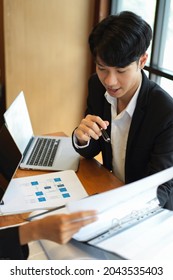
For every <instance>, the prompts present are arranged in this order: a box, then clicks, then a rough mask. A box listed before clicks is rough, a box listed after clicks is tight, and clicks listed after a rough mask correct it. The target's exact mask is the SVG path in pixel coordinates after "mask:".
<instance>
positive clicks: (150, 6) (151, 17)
mask: <svg viewBox="0 0 173 280" xmlns="http://www.w3.org/2000/svg"><path fill="white" fill-rule="evenodd" d="M123 10H129V11H132V12H134V13H137V14H138V15H140V16H142V18H144V19H145V20H146V21H147V22H148V23H149V24H150V26H151V27H152V30H153V40H152V43H151V45H150V48H149V49H148V54H149V59H148V63H147V64H146V67H145V72H148V76H149V78H150V79H151V80H153V81H155V82H156V83H158V84H159V85H160V86H161V87H162V88H164V89H165V90H166V91H167V92H168V93H170V94H171V96H172V97H173V64H172V59H171V57H172V48H173V0H145V1H143V0H128V1H127V0H112V5H111V14H115V13H118V12H120V11H123Z"/></svg>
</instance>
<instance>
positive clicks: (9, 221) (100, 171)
mask: <svg viewBox="0 0 173 280" xmlns="http://www.w3.org/2000/svg"><path fill="white" fill-rule="evenodd" d="M54 135H55V134H54ZM56 135H59V136H62V135H64V134H63V133H56ZM45 173H46V172H45V171H33V170H22V169H18V170H17V172H16V175H15V177H16V178H19V177H26V176H33V175H38V174H45ZM76 174H77V176H78V178H79V180H80V181H81V183H82V184H83V186H84V188H85V189H86V191H87V193H88V194H89V195H92V194H95V193H101V192H104V191H108V190H111V189H114V188H117V187H120V186H122V185H123V183H122V182H121V181H120V180H119V179H118V178H116V177H115V176H114V175H113V174H112V173H110V172H109V171H108V170H107V169H105V168H104V167H103V166H102V165H101V164H100V163H99V162H98V161H97V160H95V159H91V160H88V159H84V158H81V159H80V163H79V169H78V171H77V172H76ZM27 215H28V214H27V213H25V214H18V215H16V214H15V215H8V216H1V218H0V226H7V225H13V224H16V223H21V222H23V219H24V218H25V217H26V216H27Z"/></svg>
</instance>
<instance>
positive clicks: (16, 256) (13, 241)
mask: <svg viewBox="0 0 173 280" xmlns="http://www.w3.org/2000/svg"><path fill="white" fill-rule="evenodd" d="M18 229H19V228H18V227H12V228H7V229H2V230H0V260H1V259H3V260H4V259H5V260H25V259H27V258H28V254H29V250H28V245H24V246H21V245H20V242H19V232H18Z"/></svg>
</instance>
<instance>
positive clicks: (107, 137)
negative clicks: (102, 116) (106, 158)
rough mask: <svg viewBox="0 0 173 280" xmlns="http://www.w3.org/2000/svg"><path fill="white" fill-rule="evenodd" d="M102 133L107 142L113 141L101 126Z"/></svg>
mask: <svg viewBox="0 0 173 280" xmlns="http://www.w3.org/2000/svg"><path fill="white" fill-rule="evenodd" d="M101 134H102V137H103V139H104V141H105V142H111V139H110V137H109V135H108V134H107V132H106V130H105V129H103V128H101Z"/></svg>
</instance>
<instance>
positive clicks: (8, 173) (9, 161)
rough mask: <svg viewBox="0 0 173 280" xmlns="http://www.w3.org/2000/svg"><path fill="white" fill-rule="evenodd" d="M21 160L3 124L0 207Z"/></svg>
mask: <svg viewBox="0 0 173 280" xmlns="http://www.w3.org/2000/svg"><path fill="white" fill-rule="evenodd" d="M21 159H22V154H21V152H20V150H19V149H18V147H17V145H16V144H15V142H14V140H13V138H12V136H11V134H10V132H9V131H8V129H7V127H6V125H5V124H4V125H3V126H2V128H1V130H0V205H2V204H3V200H2V197H3V195H4V193H5V191H6V189H7V187H8V185H9V183H10V181H11V179H12V178H13V176H14V174H15V172H16V170H17V168H18V166H19V164H20V161H21Z"/></svg>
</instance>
